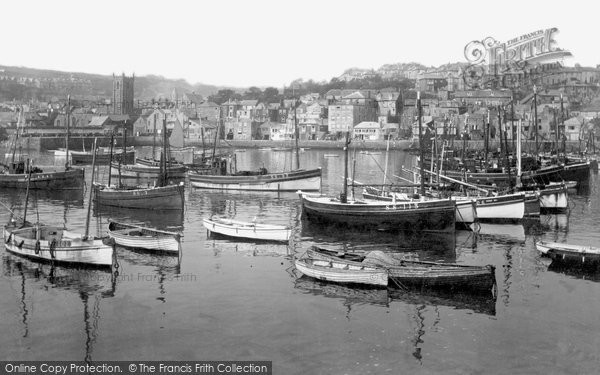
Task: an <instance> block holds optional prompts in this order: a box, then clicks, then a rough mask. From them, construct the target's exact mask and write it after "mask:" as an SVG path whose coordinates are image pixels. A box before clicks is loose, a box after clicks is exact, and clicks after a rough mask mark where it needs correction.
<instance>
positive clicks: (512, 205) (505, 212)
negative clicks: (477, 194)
mask: <svg viewBox="0 0 600 375" xmlns="http://www.w3.org/2000/svg"><path fill="white" fill-rule="evenodd" d="M524 216H525V194H524V193H518V194H509V195H500V196H497V197H486V198H477V217H478V218H479V220H480V221H483V222H518V221H520V220H522V219H523V217H524Z"/></svg>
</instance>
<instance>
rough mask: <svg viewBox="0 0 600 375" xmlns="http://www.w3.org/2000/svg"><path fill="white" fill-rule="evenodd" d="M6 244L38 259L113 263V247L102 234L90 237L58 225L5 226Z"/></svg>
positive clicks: (98, 264)
mask: <svg viewBox="0 0 600 375" xmlns="http://www.w3.org/2000/svg"><path fill="white" fill-rule="evenodd" d="M3 237H4V246H5V247H6V250H8V251H10V252H11V253H14V254H17V255H21V256H25V257H28V258H32V259H37V260H45V261H49V262H56V263H67V264H77V265H87V266H99V267H110V266H111V265H112V263H113V248H112V246H109V245H106V244H104V242H103V241H102V239H100V238H95V237H94V238H86V237H85V236H82V235H81V234H79V233H74V232H70V231H67V230H64V229H63V228H60V227H57V226H49V225H44V226H40V225H34V226H26V227H24V228H20V229H12V228H10V229H9V228H6V227H5V228H4V230H3Z"/></svg>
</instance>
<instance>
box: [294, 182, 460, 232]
mask: <svg viewBox="0 0 600 375" xmlns="http://www.w3.org/2000/svg"><path fill="white" fill-rule="evenodd" d="M298 193H299V196H300V199H301V201H302V213H303V215H304V216H305V217H306V218H307V219H308V220H311V221H315V222H324V223H332V224H341V225H346V226H353V227H363V228H366V229H379V230H393V231H420V230H430V231H443V232H450V231H454V225H455V210H456V204H455V202H454V201H453V200H451V199H435V200H424V201H414V202H400V201H399V202H395V203H394V202H383V201H367V200H354V201H347V202H343V201H342V200H340V199H339V198H334V197H328V196H323V195H309V194H305V193H303V192H302V191H299V192H298Z"/></svg>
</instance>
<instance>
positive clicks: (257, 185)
mask: <svg viewBox="0 0 600 375" xmlns="http://www.w3.org/2000/svg"><path fill="white" fill-rule="evenodd" d="M188 177H189V180H190V185H191V186H192V187H195V188H200V189H216V190H247V191H296V190H298V189H301V190H305V191H316V190H320V189H321V168H316V169H308V170H307V169H299V170H293V171H288V172H279V173H267V172H266V171H256V172H255V173H252V172H240V173H237V174H230V175H227V174H223V175H219V174H202V173H197V172H192V171H190V172H188Z"/></svg>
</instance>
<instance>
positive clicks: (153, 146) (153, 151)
mask: <svg viewBox="0 0 600 375" xmlns="http://www.w3.org/2000/svg"><path fill="white" fill-rule="evenodd" d="M165 116H166V115H165ZM156 121H157V115H156V113H155V114H154V133H152V160H156Z"/></svg>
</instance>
